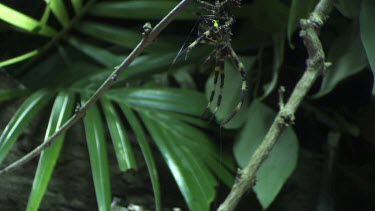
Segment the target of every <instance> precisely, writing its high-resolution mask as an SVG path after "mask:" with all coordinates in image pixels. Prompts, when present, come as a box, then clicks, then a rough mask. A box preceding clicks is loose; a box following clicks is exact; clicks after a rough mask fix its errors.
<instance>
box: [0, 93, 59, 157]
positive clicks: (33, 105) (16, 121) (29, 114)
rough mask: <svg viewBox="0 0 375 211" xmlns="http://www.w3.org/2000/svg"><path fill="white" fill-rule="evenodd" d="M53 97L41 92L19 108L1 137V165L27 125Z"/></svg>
mask: <svg viewBox="0 0 375 211" xmlns="http://www.w3.org/2000/svg"><path fill="white" fill-rule="evenodd" d="M51 97H52V92H50V91H48V90H39V91H36V92H35V93H33V94H32V95H31V96H30V97H28V98H27V99H26V100H25V102H23V104H22V105H21V106H20V107H19V108H18V110H17V112H16V113H15V114H14V115H13V117H12V119H11V120H10V121H9V123H8V124H7V126H6V127H5V129H4V131H3V133H2V134H1V136H0V163H1V162H2V161H3V160H4V158H5V156H6V155H7V154H8V152H9V150H10V148H11V147H12V145H13V144H14V142H15V141H16V140H17V138H18V136H19V135H20V134H21V133H22V131H23V130H24V129H25V127H26V126H27V124H28V123H29V122H30V121H31V119H32V118H33V117H34V116H35V115H36V114H37V113H38V112H39V111H40V110H41V109H42V108H43V107H44V105H45V104H46V103H47V102H48V101H49V100H50V99H51Z"/></svg>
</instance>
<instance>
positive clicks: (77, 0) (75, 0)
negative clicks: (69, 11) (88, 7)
mask: <svg viewBox="0 0 375 211" xmlns="http://www.w3.org/2000/svg"><path fill="white" fill-rule="evenodd" d="M70 1H71V2H72V6H73V8H74V12H75V13H76V14H79V13H80V11H81V10H82V0H70Z"/></svg>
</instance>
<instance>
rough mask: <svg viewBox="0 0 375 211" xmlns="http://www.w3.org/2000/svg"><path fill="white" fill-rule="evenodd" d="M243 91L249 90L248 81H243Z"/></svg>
mask: <svg viewBox="0 0 375 211" xmlns="http://www.w3.org/2000/svg"><path fill="white" fill-rule="evenodd" d="M241 90H247V84H246V81H243V82H242V87H241Z"/></svg>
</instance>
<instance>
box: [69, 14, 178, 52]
mask: <svg viewBox="0 0 375 211" xmlns="http://www.w3.org/2000/svg"><path fill="white" fill-rule="evenodd" d="M75 29H76V30H78V31H79V32H81V33H83V34H85V35H89V36H90V37H95V38H97V39H100V40H103V41H106V42H109V43H112V44H117V45H120V46H123V47H126V48H130V49H133V48H135V47H136V46H137V45H138V43H139V42H140V41H141V40H142V31H141V29H139V30H138V31H136V30H129V29H125V28H120V27H117V26H111V25H107V24H100V23H96V22H89V21H84V22H80V23H78V24H76V26H75ZM171 49H178V47H177V46H176V45H175V44H173V42H170V41H163V39H162V38H161V39H158V41H157V42H155V43H154V44H153V45H150V46H149V47H147V48H146V49H145V51H147V52H155V51H167V50H171Z"/></svg>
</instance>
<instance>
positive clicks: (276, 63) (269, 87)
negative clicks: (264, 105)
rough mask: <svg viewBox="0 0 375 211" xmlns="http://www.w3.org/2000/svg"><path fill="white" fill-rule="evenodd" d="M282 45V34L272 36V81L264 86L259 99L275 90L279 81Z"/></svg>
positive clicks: (282, 52) (283, 41) (282, 56)
mask: <svg viewBox="0 0 375 211" xmlns="http://www.w3.org/2000/svg"><path fill="white" fill-rule="evenodd" d="M284 45H285V36H284V33H283V34H274V35H273V65H272V70H273V74H272V80H271V81H270V82H269V83H267V84H266V85H264V87H263V89H264V94H263V96H262V97H261V99H264V98H266V97H267V96H268V95H270V94H271V92H272V91H273V90H274V89H275V87H276V85H277V81H278V79H279V72H280V68H281V65H282V64H283V61H284Z"/></svg>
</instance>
